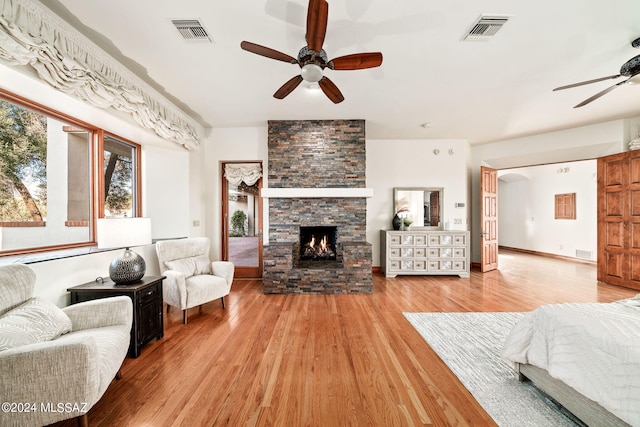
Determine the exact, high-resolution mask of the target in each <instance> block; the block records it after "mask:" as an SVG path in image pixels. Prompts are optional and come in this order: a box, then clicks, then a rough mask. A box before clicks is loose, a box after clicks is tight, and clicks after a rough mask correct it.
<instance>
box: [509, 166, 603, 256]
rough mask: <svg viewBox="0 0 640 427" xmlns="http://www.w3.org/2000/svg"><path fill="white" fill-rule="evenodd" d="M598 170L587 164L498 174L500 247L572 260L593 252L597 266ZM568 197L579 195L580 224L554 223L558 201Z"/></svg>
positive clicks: (577, 204)
mask: <svg viewBox="0 0 640 427" xmlns="http://www.w3.org/2000/svg"><path fill="white" fill-rule="evenodd" d="M596 166H597V162H596V160H586V161H580V162H570V163H559V164H552V165H542V166H535V167H528V168H515V169H506V170H501V171H499V173H498V176H499V181H498V184H499V188H498V194H499V196H498V207H499V208H498V218H499V222H498V224H499V229H498V241H499V244H500V245H501V246H508V247H513V248H519V249H526V250H532V251H537V252H544V253H550V254H556V255H562V256H568V257H576V250H583V251H589V252H591V257H590V258H588V259H590V260H593V261H595V259H596V256H597V234H598V233H597V181H596ZM559 171H560V172H559ZM564 193H576V219H575V220H557V219H554V196H555V195H556V194H564Z"/></svg>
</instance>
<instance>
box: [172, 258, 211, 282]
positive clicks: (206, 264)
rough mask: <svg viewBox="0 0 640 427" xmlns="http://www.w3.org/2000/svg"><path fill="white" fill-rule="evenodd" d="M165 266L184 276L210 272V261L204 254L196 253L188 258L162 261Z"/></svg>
mask: <svg viewBox="0 0 640 427" xmlns="http://www.w3.org/2000/svg"><path fill="white" fill-rule="evenodd" d="M164 264H165V265H166V266H167V268H169V269H171V270H175V271H179V272H180V273H182V274H184V275H185V276H186V277H191V276H196V275H198V274H211V261H210V260H209V257H208V256H206V255H198V256H194V257H189V258H181V259H174V260H173V261H166V262H165V263H164Z"/></svg>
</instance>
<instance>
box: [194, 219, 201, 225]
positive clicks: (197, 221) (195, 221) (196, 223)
mask: <svg viewBox="0 0 640 427" xmlns="http://www.w3.org/2000/svg"><path fill="white" fill-rule="evenodd" d="M193 226H194V227H200V220H198V219H195V220H193Z"/></svg>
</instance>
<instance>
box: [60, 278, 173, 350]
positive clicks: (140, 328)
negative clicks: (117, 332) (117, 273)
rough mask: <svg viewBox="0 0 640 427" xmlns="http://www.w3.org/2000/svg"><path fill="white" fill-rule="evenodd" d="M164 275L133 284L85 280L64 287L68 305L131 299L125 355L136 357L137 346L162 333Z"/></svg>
mask: <svg viewBox="0 0 640 427" xmlns="http://www.w3.org/2000/svg"><path fill="white" fill-rule="evenodd" d="M165 278H166V276H145V277H143V278H142V280H140V281H139V282H136V283H131V284H129V285H116V284H115V283H114V282H113V281H111V280H110V279H105V280H104V282H103V283H100V282H99V281H97V282H96V281H93V282H87V283H83V284H82V285H78V286H74V287H72V288H69V289H67V291H69V292H71V304H76V303H79V302H83V301H90V300H94V299H98V298H107V297H113V296H117V295H126V296H128V297H129V298H131V301H133V325H132V327H131V341H130V343H129V357H134V358H135V357H138V356H139V355H140V349H141V348H142V346H143V345H145V344H147V343H148V342H149V341H151V340H153V339H160V338H162V337H163V336H164V318H163V313H162V281H163V280H164V279H165Z"/></svg>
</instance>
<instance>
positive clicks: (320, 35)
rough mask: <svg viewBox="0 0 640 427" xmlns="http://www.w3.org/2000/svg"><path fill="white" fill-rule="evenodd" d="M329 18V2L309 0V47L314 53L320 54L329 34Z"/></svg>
mask: <svg viewBox="0 0 640 427" xmlns="http://www.w3.org/2000/svg"><path fill="white" fill-rule="evenodd" d="M328 18H329V3H327V0H309V9H308V10H307V35H306V39H307V47H308V48H309V50H312V51H314V52H320V51H321V50H322V45H323V44H324V36H325V35H326V33H327V19H328Z"/></svg>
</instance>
